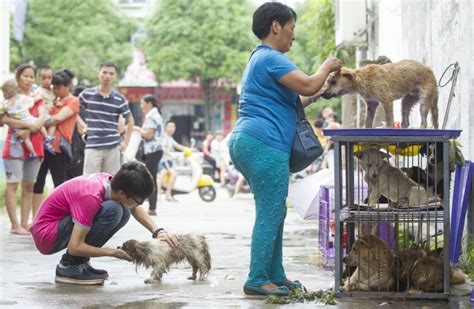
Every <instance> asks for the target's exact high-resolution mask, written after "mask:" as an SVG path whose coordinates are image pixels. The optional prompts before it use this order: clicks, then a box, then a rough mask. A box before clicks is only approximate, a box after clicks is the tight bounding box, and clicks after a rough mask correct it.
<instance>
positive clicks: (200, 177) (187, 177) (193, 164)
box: [162, 148, 216, 202]
mask: <svg viewBox="0 0 474 309" xmlns="http://www.w3.org/2000/svg"><path fill="white" fill-rule="evenodd" d="M179 155H181V156H183V157H181V160H178V161H184V164H183V165H178V166H175V169H176V171H177V177H176V181H175V184H174V186H173V189H172V190H171V193H172V194H185V193H190V192H192V191H194V190H196V189H197V190H198V192H199V196H200V197H201V199H202V200H203V201H205V202H212V201H214V199H215V198H216V189H215V188H214V180H213V179H212V178H211V177H210V176H209V175H206V174H204V173H203V170H202V166H201V163H200V162H199V160H198V159H197V155H196V154H194V153H193V152H192V151H191V149H190V148H185V149H184V151H183V152H182V153H178V156H179ZM169 181H170V174H169V173H167V174H166V176H165V180H164V183H163V184H162V189H163V190H166V188H167V187H168V184H169Z"/></svg>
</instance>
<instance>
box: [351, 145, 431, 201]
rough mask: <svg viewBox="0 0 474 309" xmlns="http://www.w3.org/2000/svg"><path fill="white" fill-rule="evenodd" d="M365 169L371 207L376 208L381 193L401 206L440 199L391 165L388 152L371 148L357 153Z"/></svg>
mask: <svg viewBox="0 0 474 309" xmlns="http://www.w3.org/2000/svg"><path fill="white" fill-rule="evenodd" d="M355 156H356V157H357V158H358V159H359V163H360V165H361V166H362V169H363V170H364V171H365V177H364V180H365V181H366V182H367V184H368V185H369V191H370V193H369V200H368V204H369V207H371V208H375V207H376V206H377V203H378V199H379V197H380V195H383V196H385V197H387V198H388V199H389V200H390V201H392V202H393V203H395V205H396V206H397V207H399V208H409V207H420V206H424V205H427V204H428V203H432V202H437V201H439V199H438V198H436V197H432V196H430V194H429V193H428V192H427V191H426V190H425V189H424V188H423V187H422V186H420V185H418V184H417V183H415V182H414V181H413V180H411V179H410V178H408V176H407V175H406V174H405V173H403V172H402V171H401V170H400V169H398V168H396V167H394V166H392V165H390V163H389V162H388V158H390V155H389V154H388V153H385V152H382V151H380V150H379V149H375V148H369V149H367V150H364V151H359V152H357V153H356V154H355Z"/></svg>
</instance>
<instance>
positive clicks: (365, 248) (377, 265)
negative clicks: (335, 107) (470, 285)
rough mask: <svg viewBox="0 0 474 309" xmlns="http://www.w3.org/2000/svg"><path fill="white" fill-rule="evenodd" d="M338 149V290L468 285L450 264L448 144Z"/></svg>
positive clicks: (350, 145) (439, 288)
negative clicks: (340, 243) (344, 240)
mask: <svg viewBox="0 0 474 309" xmlns="http://www.w3.org/2000/svg"><path fill="white" fill-rule="evenodd" d="M340 147H341V154H343V155H341V160H342V161H345V162H340V163H341V165H344V166H345V167H346V168H345V169H343V170H341V171H340V173H339V177H340V180H341V182H340V184H341V185H342V187H343V188H344V190H341V191H340V192H341V195H344V196H343V197H341V201H343V202H342V203H341V208H340V209H339V210H338V211H336V216H339V217H338V219H339V220H338V222H339V224H340V228H339V232H340V234H342V233H345V234H346V235H347V239H348V241H347V244H344V243H343V246H342V247H341V249H342V250H341V254H339V255H338V254H336V259H337V258H340V259H341V260H340V265H341V266H342V267H343V269H342V273H341V275H342V276H341V281H340V282H336V285H337V284H339V290H340V291H341V292H353V291H376V292H403V293H447V292H448V289H449V284H458V283H463V282H465V280H466V276H465V275H464V274H463V273H462V272H461V271H458V270H454V269H451V267H450V266H449V248H447V247H449V246H448V245H447V244H449V243H448V242H447V241H448V239H447V238H449V233H448V229H449V217H448V219H446V218H447V216H449V213H448V214H447V215H446V214H445V210H446V211H448V210H449V188H450V182H451V180H450V175H451V172H452V167H454V164H452V166H451V160H450V156H451V153H452V152H451V150H450V148H451V147H450V146H449V143H448V142H446V141H429V142H427V141H421V142H410V143H401V142H396V143H367V142H364V143H362V142H357V143H355V142H345V143H340ZM336 177H338V176H336ZM447 220H448V221H447ZM447 233H448V234H447ZM446 234H447V236H446ZM336 237H341V235H336ZM445 237H446V238H445ZM445 277H446V278H445ZM337 288H338V287H336V290H337Z"/></svg>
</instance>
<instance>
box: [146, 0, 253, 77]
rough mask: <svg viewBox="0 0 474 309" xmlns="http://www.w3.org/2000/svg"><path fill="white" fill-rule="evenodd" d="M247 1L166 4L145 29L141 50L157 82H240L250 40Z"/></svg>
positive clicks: (184, 0)
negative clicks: (178, 80)
mask: <svg viewBox="0 0 474 309" xmlns="http://www.w3.org/2000/svg"><path fill="white" fill-rule="evenodd" d="M251 16H252V12H251V8H250V7H249V6H248V4H247V1H246V0H219V1H214V0H200V1H192V0H162V1H161V2H160V6H159V7H158V9H157V11H156V12H155V13H154V14H153V16H151V18H150V19H149V20H148V21H147V23H146V30H147V40H145V41H143V44H142V45H143V49H144V51H145V53H146V54H147V57H148V62H149V65H150V68H151V69H152V70H153V71H154V72H155V73H156V75H157V78H158V79H159V81H168V80H173V79H179V78H184V79H197V78H199V80H201V81H206V80H207V81H209V80H210V81H215V80H218V79H224V78H228V79H231V80H232V81H233V82H238V81H239V79H240V77H241V75H242V72H243V69H244V68H245V64H246V62H247V60H248V57H249V53H250V51H251V50H252V47H253V46H254V45H255V43H256V41H255V40H253V39H252V32H251Z"/></svg>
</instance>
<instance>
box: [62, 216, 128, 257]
mask: <svg viewBox="0 0 474 309" xmlns="http://www.w3.org/2000/svg"><path fill="white" fill-rule="evenodd" d="M88 233H89V231H88V230H86V229H83V228H82V227H80V226H79V225H77V224H74V227H73V229H72V234H71V239H69V243H68V245H67V251H68V252H69V254H71V255H75V256H83V257H98V256H113V257H116V258H118V259H122V260H126V261H132V258H131V257H130V256H129V255H128V254H127V253H126V252H125V251H123V250H121V249H111V248H99V247H94V246H91V245H88V244H87V243H86V236H87V234H88Z"/></svg>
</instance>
